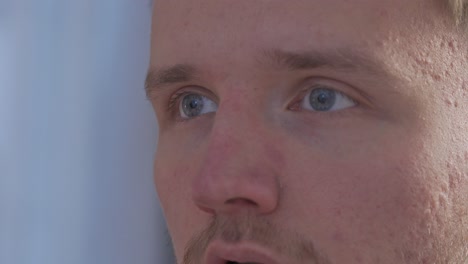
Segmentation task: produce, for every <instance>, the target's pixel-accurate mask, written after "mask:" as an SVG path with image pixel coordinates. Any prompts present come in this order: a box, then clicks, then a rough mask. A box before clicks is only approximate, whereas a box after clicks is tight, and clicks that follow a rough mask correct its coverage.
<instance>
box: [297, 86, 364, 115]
mask: <svg viewBox="0 0 468 264" xmlns="http://www.w3.org/2000/svg"><path fill="white" fill-rule="evenodd" d="M355 105H356V102H355V101H354V100H353V99H351V98H349V97H348V96H346V95H344V94H343V93H341V92H338V91H335V90H333V89H329V88H315V89H312V90H310V91H309V92H308V93H307V94H306V96H305V97H304V99H303V100H302V108H303V109H307V110H310V111H319V112H330V111H338V110H342V109H345V108H349V107H353V106H355Z"/></svg>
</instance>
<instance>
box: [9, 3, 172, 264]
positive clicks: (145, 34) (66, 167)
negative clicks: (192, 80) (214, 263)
mask: <svg viewBox="0 0 468 264" xmlns="http://www.w3.org/2000/svg"><path fill="white" fill-rule="evenodd" d="M149 5H150V3H149V1H148V0H0V263H5V264H6V263H12V264H75V263H76V264H83V263H99V264H106V263H109V264H110V263H112V264H120V263H122V264H123V263H136V264H145V263H153V264H154V263H162V264H165V263H173V261H172V260H170V256H171V253H170V246H169V242H168V238H167V234H166V231H165V229H164V222H163V219H162V216H161V212H160V208H159V205H158V201H157V197H156V194H155V191H154V188H153V182H152V175H151V174H152V172H151V170H152V158H153V153H154V150H155V147H156V139H157V129H156V120H155V117H154V115H153V113H152V110H151V107H150V104H149V103H148V102H147V101H146V100H145V96H144V91H143V82H144V75H145V71H146V67H147V64H148V58H149V34H150V15H151V9H150V6H149Z"/></svg>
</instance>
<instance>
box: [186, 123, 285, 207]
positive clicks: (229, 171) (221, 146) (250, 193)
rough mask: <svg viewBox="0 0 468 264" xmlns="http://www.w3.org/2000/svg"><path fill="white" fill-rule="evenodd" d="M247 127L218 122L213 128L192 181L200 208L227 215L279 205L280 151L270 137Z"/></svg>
mask: <svg viewBox="0 0 468 264" xmlns="http://www.w3.org/2000/svg"><path fill="white" fill-rule="evenodd" d="M247 130H249V129H247V128H246V129H244V130H243V131H242V132H239V130H234V129H232V127H230V126H227V127H224V128H223V127H222V126H217V127H216V126H215V127H214V128H213V130H212V131H211V136H210V139H209V143H208V146H207V149H206V151H205V153H204V159H203V160H202V162H201V167H200V169H199V171H198V173H197V175H196V176H195V177H194V181H193V183H192V191H193V200H194V203H195V204H196V205H197V206H198V208H200V209H201V210H203V211H205V212H207V213H210V214H225V215H229V214H242V213H244V212H247V211H249V212H252V211H253V212H254V213H255V214H270V213H272V212H274V211H275V209H276V208H277V206H278V202H279V196H280V184H279V178H278V176H279V175H278V170H277V165H278V164H279V163H281V162H279V161H278V157H279V155H278V153H276V152H277V151H275V148H272V147H271V145H270V144H273V142H268V139H267V138H268V137H265V135H263V136H262V134H261V133H255V129H253V130H252V128H250V132H248V133H247V132H246V131H247ZM257 132H258V130H257ZM269 143H270V144H269Z"/></svg>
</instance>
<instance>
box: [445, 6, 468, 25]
mask: <svg viewBox="0 0 468 264" xmlns="http://www.w3.org/2000/svg"><path fill="white" fill-rule="evenodd" d="M448 3H449V6H450V10H451V11H452V15H453V17H454V19H455V22H456V23H457V25H462V24H465V25H466V23H467V22H468V21H467V20H468V0H448Z"/></svg>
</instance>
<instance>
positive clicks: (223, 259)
mask: <svg viewBox="0 0 468 264" xmlns="http://www.w3.org/2000/svg"><path fill="white" fill-rule="evenodd" d="M203 263H204V264H280V263H287V262H281V261H279V258H278V257H277V256H275V254H274V253H273V252H272V251H271V250H269V249H267V248H265V247H262V246H260V245H257V244H254V243H236V244H228V243H225V242H222V241H214V242H213V243H211V244H210V245H209V246H208V248H207V251H206V255H205V261H204V262H203Z"/></svg>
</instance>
